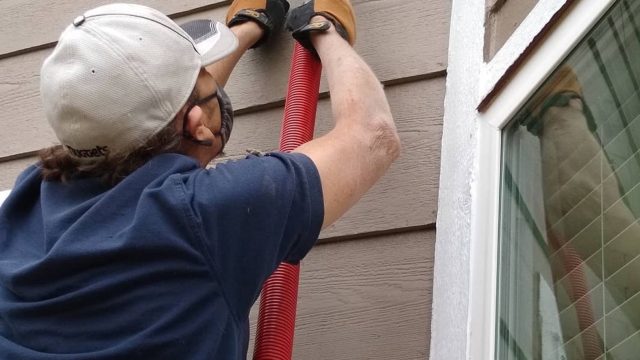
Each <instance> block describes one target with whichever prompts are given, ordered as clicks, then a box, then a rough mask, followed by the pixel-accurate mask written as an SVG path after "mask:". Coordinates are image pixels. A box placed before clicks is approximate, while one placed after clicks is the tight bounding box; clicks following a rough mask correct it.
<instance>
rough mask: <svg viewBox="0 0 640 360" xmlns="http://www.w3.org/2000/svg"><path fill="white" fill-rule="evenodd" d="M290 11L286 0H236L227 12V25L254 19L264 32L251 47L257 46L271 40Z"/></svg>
mask: <svg viewBox="0 0 640 360" xmlns="http://www.w3.org/2000/svg"><path fill="white" fill-rule="evenodd" d="M287 11H289V2H288V1H286V0H235V1H234V2H233V3H232V4H231V6H230V7H229V11H228V12H227V26H228V27H232V26H233V25H237V24H242V23H244V22H247V21H253V22H255V23H256V24H258V25H259V26H260V27H261V28H262V29H263V30H264V34H263V35H262V37H261V38H260V40H258V41H256V43H255V44H253V46H251V48H257V47H259V46H260V45H262V44H264V43H265V42H267V40H269V37H270V36H271V34H272V33H273V32H274V31H276V30H278V29H280V28H281V27H282V24H283V23H284V19H285V17H286V15H287Z"/></svg>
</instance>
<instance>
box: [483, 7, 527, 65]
mask: <svg viewBox="0 0 640 360" xmlns="http://www.w3.org/2000/svg"><path fill="white" fill-rule="evenodd" d="M537 3H538V0H487V15H486V24H485V43H484V57H485V61H490V60H491V59H492V58H493V56H494V55H495V54H496V53H497V52H498V50H500V48H501V47H502V45H504V43H505V42H506V41H507V39H509V37H510V36H511V35H512V34H513V32H514V31H515V30H516V28H517V27H518V25H520V23H522V21H523V20H524V19H525V18H526V17H527V15H529V12H531V10H532V9H533V7H534V6H535V5H536V4H537Z"/></svg>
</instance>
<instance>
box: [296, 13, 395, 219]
mask: <svg viewBox="0 0 640 360" xmlns="http://www.w3.org/2000/svg"><path fill="white" fill-rule="evenodd" d="M315 20H316V19H315V18H314V21H315ZM318 20H322V19H321V18H320V19H318ZM311 40H312V42H313V46H314V48H315V49H316V51H317V52H318V54H319V56H320V59H321V60H322V64H323V67H324V69H325V71H326V73H327V77H328V81H329V90H330V92H331V107H332V113H333V118H334V120H335V127H334V128H333V130H331V131H330V132H329V133H328V134H326V135H325V136H322V137H320V138H318V139H315V140H313V141H310V142H308V143H306V144H304V145H302V146H300V147H299V148H297V149H296V150H295V151H296V152H300V153H303V154H306V155H307V156H309V157H310V158H311V160H312V161H313V162H314V163H315V165H316V167H317V168H318V171H319V173H320V178H321V181H322V190H323V194H324V208H325V217H324V222H323V228H324V227H327V226H329V225H331V224H332V223H333V222H335V221H336V220H337V219H338V218H339V217H340V216H342V215H343V214H344V213H345V212H346V211H347V210H348V209H349V208H350V207H351V206H353V205H354V204H355V203H356V202H357V201H358V200H359V199H360V198H361V197H362V195H364V193H365V192H366V191H367V190H368V189H369V188H371V186H373V184H374V183H375V182H376V181H377V180H378V179H379V178H380V177H381V176H382V175H383V174H384V173H385V171H386V170H387V169H388V168H389V166H390V165H391V163H392V162H393V160H395V159H396V158H397V157H398V155H399V153H400V140H399V137H398V134H397V131H396V127H395V124H394V122H393V118H392V116H391V111H390V108H389V104H388V103H387V99H386V97H385V94H384V91H383V88H382V85H381V84H380V82H379V81H378V80H377V78H376V77H375V75H374V74H373V72H372V71H371V69H370V68H369V66H368V65H367V64H366V63H365V62H364V61H363V60H362V59H361V58H360V56H359V55H358V54H357V53H356V52H355V51H354V50H353V49H352V48H351V46H350V45H349V43H347V42H346V41H345V40H344V39H343V38H341V37H340V35H339V34H338V33H337V32H336V30H335V28H334V27H333V26H332V27H331V29H330V30H329V31H327V32H325V33H318V34H315V35H312V39H311Z"/></svg>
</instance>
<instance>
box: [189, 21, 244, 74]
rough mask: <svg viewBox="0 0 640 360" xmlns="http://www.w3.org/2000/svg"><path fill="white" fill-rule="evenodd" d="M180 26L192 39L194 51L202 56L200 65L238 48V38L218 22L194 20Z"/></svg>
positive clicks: (216, 59)
mask: <svg viewBox="0 0 640 360" xmlns="http://www.w3.org/2000/svg"><path fill="white" fill-rule="evenodd" d="M180 27H182V29H183V30H184V31H185V32H186V33H187V34H189V36H191V38H192V39H193V41H194V43H195V45H196V51H198V53H199V54H200V56H201V57H202V66H206V65H209V64H212V63H214V62H216V61H218V60H220V59H222V58H224V57H226V56H228V55H229V54H231V53H232V52H233V51H234V50H235V49H237V48H238V38H236V36H235V35H234V34H233V32H232V31H231V30H230V29H229V28H228V27H226V26H225V25H223V24H222V23H220V22H213V21H211V20H195V21H190V22H188V23H186V24H183V25H180Z"/></svg>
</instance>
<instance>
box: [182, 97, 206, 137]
mask: <svg viewBox="0 0 640 360" xmlns="http://www.w3.org/2000/svg"><path fill="white" fill-rule="evenodd" d="M203 118H204V111H202V108H201V107H200V106H198V105H196V106H194V107H192V108H191V110H190V111H189V113H188V114H187V116H186V121H187V131H188V132H189V134H191V136H192V137H193V138H194V139H197V140H203V138H202V136H203V135H204V133H203V130H205V129H206V127H205V126H204V119H203ZM198 135H199V136H200V137H198Z"/></svg>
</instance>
